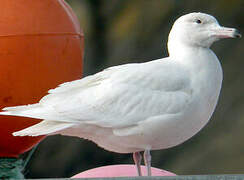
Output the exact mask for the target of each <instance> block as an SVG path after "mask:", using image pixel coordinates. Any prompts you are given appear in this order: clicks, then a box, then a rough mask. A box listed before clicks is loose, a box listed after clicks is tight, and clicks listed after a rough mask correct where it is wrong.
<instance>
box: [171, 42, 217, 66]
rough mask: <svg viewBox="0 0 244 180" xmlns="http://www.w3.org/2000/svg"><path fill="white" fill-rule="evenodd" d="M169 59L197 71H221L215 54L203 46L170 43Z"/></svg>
mask: <svg viewBox="0 0 244 180" xmlns="http://www.w3.org/2000/svg"><path fill="white" fill-rule="evenodd" d="M168 51H169V57H170V58H172V59H173V60H175V61H178V62H179V63H181V64H185V65H187V66H189V67H194V68H193V69H195V70H196V71H198V70H201V69H205V68H211V69H212V68H217V69H219V68H220V69H221V66H220V63H219V60H218V58H217V56H216V55H215V54H214V52H213V51H212V50H211V49H209V48H207V47H201V46H190V45H185V44H181V43H174V44H172V43H170V42H169V43H168Z"/></svg>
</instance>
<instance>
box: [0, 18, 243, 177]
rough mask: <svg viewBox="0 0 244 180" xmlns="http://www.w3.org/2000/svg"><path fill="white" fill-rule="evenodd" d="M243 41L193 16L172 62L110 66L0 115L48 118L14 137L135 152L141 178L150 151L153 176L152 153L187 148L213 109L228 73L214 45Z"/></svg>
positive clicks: (178, 25) (178, 28) (175, 38)
mask: <svg viewBox="0 0 244 180" xmlns="http://www.w3.org/2000/svg"><path fill="white" fill-rule="evenodd" d="M240 36H241V35H240V34H239V33H238V31H237V30H236V29H233V28H226V27H222V26H220V25H219V24H218V22H217V20H216V19H215V18H214V17H213V16H210V15H208V14H204V13H190V14H187V15H184V16H182V17H180V18H179V19H177V20H176V22H175V23H174V25H173V27H172V30H171V32H170V35H169V39H168V51H169V57H166V58H163V59H158V60H154V61H150V62H146V63H135V64H125V65H120V66H115V67H111V68H108V69H105V70H104V71H102V72H99V73H97V74H95V75H92V76H88V77H85V78H83V79H80V80H76V81H72V82H67V83H64V84H61V85H60V86H59V87H57V88H56V89H52V90H50V91H49V94H48V95H47V96H45V97H43V98H42V99H41V100H40V102H39V103H37V104H32V105H26V106H16V107H7V108H4V109H3V110H4V112H1V113H0V114H1V115H14V116H25V117H31V118H38V119H43V121H42V122H40V123H38V124H37V125H34V126H31V127H29V128H26V129H23V130H21V131H18V132H14V133H13V135H14V136H39V135H53V134H62V135H68V136H78V137H80V138H84V139H88V140H91V141H93V142H95V143H96V144H98V145H99V146H100V147H103V148H104V149H106V150H109V151H114V152H118V153H133V157H134V161H135V164H136V166H137V171H138V174H139V175H141V170H140V163H141V159H142V158H141V155H140V152H141V151H144V161H145V164H146V166H147V168H148V175H151V156H150V150H155V149H165V148H170V147H173V146H176V145H178V144H181V143H183V142H184V141H186V140H187V139H189V138H191V137H192V136H193V135H195V134H196V133H197V132H198V131H200V129H202V128H203V127H204V126H205V125H206V123H207V122H208V121H209V119H210V117H211V115H212V113H213V112H214V109H215V106H216V104H217V101H218V97H219V93H220V89H221V83H222V68H221V65H220V63H219V60H218V58H217V57H216V55H215V54H214V53H213V51H211V50H210V49H209V47H210V46H211V45H212V43H213V42H215V41H217V40H219V39H222V38H234V37H240Z"/></svg>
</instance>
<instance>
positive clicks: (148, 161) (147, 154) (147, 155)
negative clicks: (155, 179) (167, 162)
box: [144, 149, 152, 176]
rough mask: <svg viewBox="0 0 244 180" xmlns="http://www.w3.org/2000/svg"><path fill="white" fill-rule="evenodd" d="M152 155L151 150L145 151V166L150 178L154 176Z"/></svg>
mask: <svg viewBox="0 0 244 180" xmlns="http://www.w3.org/2000/svg"><path fill="white" fill-rule="evenodd" d="M151 159H152V158H151V154H150V150H148V149H146V150H145V151H144V163H145V166H146V167H147V175H148V176H152V172H151Z"/></svg>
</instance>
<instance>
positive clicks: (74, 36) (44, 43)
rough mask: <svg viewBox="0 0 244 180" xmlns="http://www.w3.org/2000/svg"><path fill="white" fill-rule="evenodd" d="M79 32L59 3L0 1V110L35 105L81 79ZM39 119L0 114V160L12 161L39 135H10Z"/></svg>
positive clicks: (54, 0) (61, 1) (70, 14)
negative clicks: (60, 86) (61, 86)
mask: <svg viewBox="0 0 244 180" xmlns="http://www.w3.org/2000/svg"><path fill="white" fill-rule="evenodd" d="M82 58H83V33H82V31H81V29H80V25H79V22H78V20H77V18H76V16H75V15H74V13H73V11H72V10H71V8H70V7H69V6H68V5H67V4H66V3H65V2H64V0H51V1H50V0H35V1H33V0H18V1H9V0H1V7H0V109H2V108H4V107H6V106H16V105H22V104H31V103H36V102H38V101H39V100H40V98H41V97H42V96H44V95H45V94H47V91H48V89H50V88H55V87H56V86H57V85H58V84H60V83H63V82H66V81H71V80H75V79H78V78H81V74H82ZM38 122H39V120H35V119H30V118H22V117H10V116H0V157H18V156H19V154H22V153H24V152H26V151H28V150H30V149H31V148H32V147H33V146H34V145H35V144H36V143H38V142H39V141H40V140H41V139H42V138H44V137H14V136H12V133H13V132H14V131H18V130H21V129H23V128H26V127H28V126H31V125H33V124H35V123H38Z"/></svg>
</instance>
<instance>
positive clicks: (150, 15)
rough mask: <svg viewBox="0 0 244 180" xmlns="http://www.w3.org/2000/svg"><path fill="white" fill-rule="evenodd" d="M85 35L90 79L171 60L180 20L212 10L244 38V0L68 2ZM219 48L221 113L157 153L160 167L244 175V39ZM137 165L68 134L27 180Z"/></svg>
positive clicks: (47, 149) (38, 158) (45, 146)
mask: <svg viewBox="0 0 244 180" xmlns="http://www.w3.org/2000/svg"><path fill="white" fill-rule="evenodd" d="M67 2H68V3H69V4H70V6H71V7H72V8H73V10H74V11H75V13H76V14H77V16H78V18H79V20H80V24H81V27H82V28H83V31H84V34H85V57H84V76H86V75H89V74H93V73H96V72H98V71H100V70H102V69H104V68H106V67H109V66H113V65H119V64H124V63H133V62H145V61H149V60H153V59H157V58H162V57H165V56H167V55H168V54H167V48H166V43H167V37H168V33H169V31H170V29H171V26H172V24H173V22H174V21H175V20H176V19H177V18H178V17H179V16H181V15H183V14H186V13H189V12H198V11H200V12H205V13H209V14H212V15H213V16H215V17H216V18H217V19H218V21H219V23H220V24H221V25H224V26H228V27H236V28H237V29H239V30H240V31H241V32H242V34H243V33H244V1H243V0H234V1H229V0H218V1H212V0H204V1H195V0H181V1H180V0H112V1H107V0H67ZM212 49H213V50H214V52H215V53H216V55H217V56H218V57H219V59H220V61H221V64H222V66H223V70H224V82H223V88H222V92H221V96H220V99H219V103H218V106H217V109H216V111H215V113H214V115H213V117H212V118H211V121H210V122H209V123H208V124H207V126H206V127H205V128H204V129H203V130H202V131H201V132H200V133H198V134H197V135H196V136H194V137H193V138H191V139H190V140H188V141H187V142H185V143H184V144H182V145H179V146H177V147H174V148H171V149H166V150H160V151H153V152H152V157H153V159H152V165H153V166H154V167H157V168H162V169H165V170H168V171H172V172H174V173H176V174H178V175H186V174H224V173H231V174H243V173H244V168H243V164H244V143H243V138H244V131H243V129H244V93H243V92H244V85H243V81H244V69H243V67H244V61H243V51H244V40H243V38H242V39H235V40H223V41H221V42H217V43H215V44H214V45H213V47H212ZM127 163H130V164H132V163H133V160H132V156H131V154H128V155H127V154H117V153H112V152H107V151H105V150H103V149H101V148H99V147H97V145H95V144H94V143H92V142H89V141H86V140H82V139H78V138H73V137H63V136H52V137H48V138H46V139H45V140H44V141H42V142H41V143H40V144H39V146H38V148H37V150H36V151H35V153H34V155H33V157H32V159H31V160H30V163H29V165H28V168H27V169H28V170H26V171H25V175H26V177H27V178H37V177H38V178H44V177H45V178H47V177H70V176H72V175H74V174H77V173H79V172H81V171H84V170H88V169H91V168H95V167H99V166H104V165H113V164H127Z"/></svg>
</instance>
